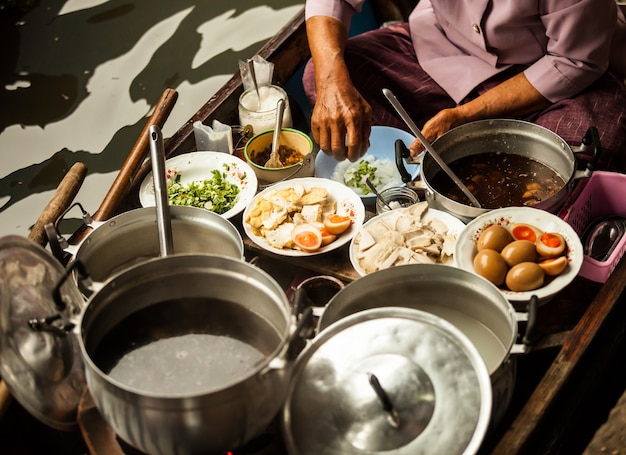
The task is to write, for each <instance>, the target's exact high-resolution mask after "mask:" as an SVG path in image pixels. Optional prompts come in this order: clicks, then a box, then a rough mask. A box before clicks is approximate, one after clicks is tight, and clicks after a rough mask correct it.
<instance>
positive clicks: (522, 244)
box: [500, 240, 537, 267]
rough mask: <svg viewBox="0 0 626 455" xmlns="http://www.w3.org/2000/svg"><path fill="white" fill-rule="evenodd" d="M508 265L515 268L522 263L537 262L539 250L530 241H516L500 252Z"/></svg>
mask: <svg viewBox="0 0 626 455" xmlns="http://www.w3.org/2000/svg"><path fill="white" fill-rule="evenodd" d="M500 254H501V255H502V257H503V258H504V261H505V262H506V265H508V266H509V267H513V266H514V265H517V264H519V263H520V262H535V260H536V259H537V248H536V247H535V244H534V243H533V242H531V241H530V240H514V241H512V242H511V243H509V244H508V245H506V246H505V247H504V248H502V251H501V252H500Z"/></svg>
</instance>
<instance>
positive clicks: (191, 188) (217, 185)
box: [167, 169, 239, 215]
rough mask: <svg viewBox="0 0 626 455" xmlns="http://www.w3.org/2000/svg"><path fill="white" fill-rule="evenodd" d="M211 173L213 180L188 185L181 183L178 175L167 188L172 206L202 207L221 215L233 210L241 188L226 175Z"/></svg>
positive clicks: (216, 172) (214, 171) (216, 171)
mask: <svg viewBox="0 0 626 455" xmlns="http://www.w3.org/2000/svg"><path fill="white" fill-rule="evenodd" d="M211 172H212V174H213V177H212V178H211V179H207V180H196V181H193V182H190V183H188V184H186V185H183V184H181V183H180V177H181V174H177V175H176V177H175V179H174V183H172V184H171V185H169V186H168V187H167V196H168V199H169V203H170V205H188V206H192V207H200V208H204V209H208V210H210V211H212V212H215V213H217V214H220V215H221V214H222V213H225V212H227V211H229V210H230V209H232V208H233V207H234V206H235V203H236V202H237V199H238V197H239V187H238V186H237V185H235V184H234V183H231V182H229V181H228V180H227V178H226V177H227V176H226V173H223V172H220V171H219V170H217V169H214V170H213V171H211Z"/></svg>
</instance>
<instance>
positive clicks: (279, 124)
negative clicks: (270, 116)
mask: <svg viewBox="0 0 626 455" xmlns="http://www.w3.org/2000/svg"><path fill="white" fill-rule="evenodd" d="M284 112H285V100H284V99H282V98H280V99H279V100H278V102H277V103H276V124H275V125H274V136H273V137H272V152H271V153H270V158H269V160H267V162H266V163H265V167H274V168H276V167H283V163H282V161H280V156H279V155H278V149H279V145H280V144H279V143H280V130H281V129H282V128H283V113H284Z"/></svg>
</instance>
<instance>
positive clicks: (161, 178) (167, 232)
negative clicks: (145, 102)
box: [148, 125, 174, 257]
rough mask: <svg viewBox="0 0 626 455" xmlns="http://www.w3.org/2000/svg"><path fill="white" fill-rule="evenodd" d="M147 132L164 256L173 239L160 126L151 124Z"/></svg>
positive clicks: (171, 246) (169, 248) (158, 224)
mask: <svg viewBox="0 0 626 455" xmlns="http://www.w3.org/2000/svg"><path fill="white" fill-rule="evenodd" d="M148 134H149V135H150V159H151V160H152V180H153V181H154V199H155V202H156V211H157V228H158V230H159V252H160V254H161V257H166V256H168V255H170V254H172V253H173V252H174V241H173V237H172V223H171V218H170V206H169V200H168V197H167V182H166V178H165V148H164V146H163V135H162V133H161V128H159V127H158V126H156V125H152V126H151V127H150V129H149V130H148Z"/></svg>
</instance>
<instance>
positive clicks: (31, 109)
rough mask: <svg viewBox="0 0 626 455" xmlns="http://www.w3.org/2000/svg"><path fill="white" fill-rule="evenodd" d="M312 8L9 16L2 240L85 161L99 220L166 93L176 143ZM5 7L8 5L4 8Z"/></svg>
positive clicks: (1, 125) (130, 5) (110, 5)
mask: <svg viewBox="0 0 626 455" xmlns="http://www.w3.org/2000/svg"><path fill="white" fill-rule="evenodd" d="M303 4H304V1H303V0H270V1H267V2H264V4H263V5H259V3H258V2H253V1H252V0H231V1H229V2H195V1H188V0H177V1H176V2H171V1H168V0H152V1H150V2H138V1H128V0H110V1H105V2H102V1H95V0H94V1H86V0H73V1H72V0H70V1H66V0H63V1H62V0H50V1H47V2H41V3H39V4H37V5H36V6H35V7H33V8H32V9H30V10H27V11H25V12H22V11H19V10H17V9H16V8H6V7H5V8H2V9H0V30H1V31H0V38H1V39H2V42H3V48H4V53H3V54H4V56H3V59H2V61H1V62H0V81H1V82H2V86H1V87H0V105H1V106H3V108H2V109H1V110H0V169H1V172H0V176H1V178H0V221H1V222H0V235H4V234H7V233H18V234H21V235H27V234H28V227H29V226H30V225H31V224H32V223H33V222H34V221H35V220H36V218H37V216H38V215H39V213H40V211H41V210H42V209H43V207H44V206H45V204H46V203H47V201H48V200H49V198H50V197H51V195H52V191H54V189H55V188H56V186H57V184H58V182H59V181H60V180H61V179H62V177H63V176H64V175H65V173H66V172H67V170H68V169H69V168H70V167H71V166H72V164H73V163H75V162H76V161H82V162H84V163H85V164H87V166H88V169H89V174H88V178H87V180H86V182H85V184H84V185H83V188H82V189H81V192H80V193H79V195H78V196H77V200H80V201H81V202H83V203H85V204H86V205H87V207H88V210H90V211H91V212H92V213H93V212H94V211H95V210H96V209H97V207H98V205H99V203H100V202H101V200H102V197H103V196H104V194H105V192H106V189H108V187H109V185H110V183H111V182H112V181H113V179H114V177H115V174H116V172H117V170H118V169H119V168H120V166H121V165H122V163H123V162H124V160H125V159H126V156H127V155H128V153H129V152H130V150H131V148H132V146H133V145H134V143H135V142H136V140H137V137H138V135H139V133H140V132H141V130H142V128H143V126H144V125H145V122H146V119H147V116H149V114H150V113H151V111H152V107H153V106H154V104H155V103H156V102H157V101H158V99H159V98H160V96H161V94H162V93H163V90H164V89H165V88H167V87H171V88H175V89H176V90H178V92H179V98H178V102H177V105H176V107H175V108H174V111H173V112H172V114H171V116H170V118H169V120H168V122H167V124H166V126H165V127H164V133H165V135H166V136H168V135H171V134H172V133H173V132H174V131H175V130H176V129H178V127H179V126H181V125H182V124H183V123H184V122H185V121H186V120H187V119H188V118H189V117H191V115H192V114H193V113H194V112H195V111H196V110H197V109H198V108H199V107H200V106H201V105H202V104H203V103H204V102H205V101H206V100H207V99H209V97H210V96H211V95H212V94H213V93H215V91H216V90H218V89H219V88H220V87H221V86H222V85H223V84H224V83H225V82H226V81H227V80H228V79H229V78H230V76H231V75H232V73H233V72H235V71H237V67H238V66H237V62H238V61H239V60H245V59H247V58H249V57H251V56H252V55H253V54H254V53H255V52H256V51H257V50H258V49H259V48H260V47H261V46H262V45H263V43H265V42H266V41H267V39H268V38H269V37H270V36H272V35H273V34H274V33H275V32H276V31H277V30H278V29H279V28H280V27H281V26H282V25H283V24H284V23H286V22H287V21H288V20H289V19H291V18H292V17H293V16H294V15H295V14H296V13H297V12H298V11H299V10H300V9H301V7H302V5H303ZM0 5H1V3H0Z"/></svg>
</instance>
